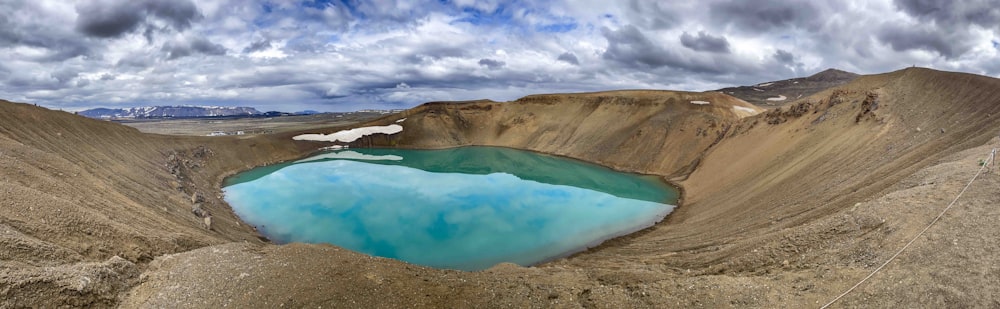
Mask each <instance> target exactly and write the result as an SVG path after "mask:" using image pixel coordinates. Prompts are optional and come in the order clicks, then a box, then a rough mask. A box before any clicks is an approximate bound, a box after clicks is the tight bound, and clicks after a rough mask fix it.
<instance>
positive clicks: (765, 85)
mask: <svg viewBox="0 0 1000 309" xmlns="http://www.w3.org/2000/svg"><path fill="white" fill-rule="evenodd" d="M770 85H774V83H763V84H757V87H767V86H770Z"/></svg>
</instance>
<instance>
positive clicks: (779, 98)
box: [767, 95, 788, 101]
mask: <svg viewBox="0 0 1000 309" xmlns="http://www.w3.org/2000/svg"><path fill="white" fill-rule="evenodd" d="M785 99H788V98H786V97H785V96H783V95H778V96H776V97H773V98H767V100H768V101H784V100H785Z"/></svg>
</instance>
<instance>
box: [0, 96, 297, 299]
mask: <svg viewBox="0 0 1000 309" xmlns="http://www.w3.org/2000/svg"><path fill="white" fill-rule="evenodd" d="M302 150H303V149H300V148H298V147H297V146H296V145H293V144H292V143H291V142H290V141H286V140H284V139H281V140H279V139H266V140H265V139H244V140H240V139H235V138H183V139H181V138H175V137H168V136H158V135H149V134H142V133H139V131H138V130H135V129H133V128H129V127H126V126H123V125H118V124H114V123H110V122H104V121H98V120H92V119H87V118H84V117H81V116H75V115H72V114H69V113H65V112H57V111H50V110H46V109H44V108H39V107H35V106H32V105H28V104H15V103H9V102H5V101H0V231H2V232H0V261H3V262H2V263H0V299H3V300H2V301H0V307H8V306H20V305H31V304H36V305H38V304H41V303H37V301H53V303H48V304H50V305H55V304H63V305H71V306H81V305H108V304H113V303H115V302H116V301H117V300H116V298H115V297H116V294H115V293H117V292H121V289H123V288H128V287H130V286H131V285H133V284H135V283H137V281H136V280H138V277H137V273H138V270H139V269H140V268H141V267H140V266H141V265H143V264H144V263H148V262H149V261H151V260H152V259H153V258H154V257H156V256H160V255H163V254H167V253H176V252H183V251H188V250H191V249H195V248H199V247H204V246H208V245H213V244H221V243H226V242H231V241H243V240H250V241H257V240H256V238H255V237H254V236H253V231H252V230H251V229H249V228H248V227H247V226H245V225H243V226H237V224H236V222H237V218H236V217H234V216H233V215H232V213H231V211H229V209H228V207H227V206H226V205H225V204H224V203H223V202H222V201H221V199H219V198H218V197H217V196H216V194H215V193H214V192H215V191H217V190H216V189H215V188H217V187H218V186H219V184H221V179H222V178H221V177H222V176H223V175H225V174H229V173H233V172H236V171H239V170H243V169H246V168H250V167H252V166H253V165H258V164H264V163H268V162H276V161H279V160H287V159H290V158H294V156H298V155H300V153H301V152H302ZM194 192H199V193H200V194H201V195H203V196H204V197H205V198H206V201H205V202H204V204H205V209H206V210H208V211H210V212H211V213H212V214H213V218H214V222H213V225H214V227H213V229H214V230H213V231H208V230H205V229H204V228H202V227H201V219H200V218H197V217H195V216H194V215H193V214H192V213H191V206H192V204H191V202H190V199H191V195H192V194H193V193H194ZM114 256H117V257H120V258H121V259H119V258H115V259H112V257H114ZM101 262H103V263H101ZM94 263H96V264H94ZM136 263H139V265H140V266H137V265H136ZM102 274H103V275H102ZM100 276H106V277H109V280H108V282H100V281H99V280H98V281H94V284H93V286H86V285H82V286H81V285H79V284H78V282H77V281H78V280H84V279H81V278H83V277H87V278H96V277H100ZM84 281H86V280H84ZM70 291H72V292H70ZM109 292H110V293H109ZM66 293H70V294H73V295H76V297H74V298H70V299H63V298H59V297H55V296H57V295H66ZM63 301H65V302H63ZM43 303H44V302H43Z"/></svg>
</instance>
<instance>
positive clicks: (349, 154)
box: [295, 150, 403, 163]
mask: <svg viewBox="0 0 1000 309" xmlns="http://www.w3.org/2000/svg"><path fill="white" fill-rule="evenodd" d="M326 159H349V160H366V161H400V160H403V157H400V156H397V155H382V156H375V155H370V154H363V153H360V152H357V151H353V150H345V151H341V152H331V153H324V154H321V155H318V156H315V157H311V158H308V159H302V160H298V161H295V163H302V162H310V161H318V160H326Z"/></svg>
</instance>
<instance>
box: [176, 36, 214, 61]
mask: <svg viewBox="0 0 1000 309" xmlns="http://www.w3.org/2000/svg"><path fill="white" fill-rule="evenodd" d="M161 50H162V51H165V52H166V53H167V59H169V60H173V59H177V58H181V57H187V56H191V55H194V54H204V55H225V54H226V48H225V47H223V46H222V45H219V44H215V43H212V42H209V41H208V40H206V39H204V38H194V39H192V40H190V41H188V42H171V43H166V44H164V45H163V48H162V49H161Z"/></svg>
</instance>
